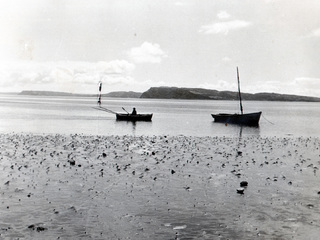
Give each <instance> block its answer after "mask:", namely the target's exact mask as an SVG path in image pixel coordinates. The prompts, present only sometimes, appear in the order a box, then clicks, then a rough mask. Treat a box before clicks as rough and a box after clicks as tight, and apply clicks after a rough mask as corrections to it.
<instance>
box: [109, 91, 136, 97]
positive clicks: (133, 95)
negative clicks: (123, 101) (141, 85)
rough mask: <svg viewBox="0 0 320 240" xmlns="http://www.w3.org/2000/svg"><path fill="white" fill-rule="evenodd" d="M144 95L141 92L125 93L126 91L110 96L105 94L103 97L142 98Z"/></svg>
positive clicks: (113, 93)
mask: <svg viewBox="0 0 320 240" xmlns="http://www.w3.org/2000/svg"><path fill="white" fill-rule="evenodd" d="M141 95H142V93H141V92H132V91H130V92H124V91H119V92H111V93H108V94H103V96H106V97H114V98H140V97H141Z"/></svg>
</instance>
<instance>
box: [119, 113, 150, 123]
mask: <svg viewBox="0 0 320 240" xmlns="http://www.w3.org/2000/svg"><path fill="white" fill-rule="evenodd" d="M152 116H153V114H135V115H133V114H126V113H117V114H116V118H117V121H132V122H136V121H146V122H149V121H151V119H152Z"/></svg>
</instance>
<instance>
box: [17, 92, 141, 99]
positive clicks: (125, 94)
mask: <svg viewBox="0 0 320 240" xmlns="http://www.w3.org/2000/svg"><path fill="white" fill-rule="evenodd" d="M141 94H142V93H139V92H132V91H130V92H124V91H120V92H110V93H106V94H102V97H114V98H140V96H141ZM19 95H33V96H76V97H95V96H97V94H77V93H67V92H53V91H22V92H20V93H19Z"/></svg>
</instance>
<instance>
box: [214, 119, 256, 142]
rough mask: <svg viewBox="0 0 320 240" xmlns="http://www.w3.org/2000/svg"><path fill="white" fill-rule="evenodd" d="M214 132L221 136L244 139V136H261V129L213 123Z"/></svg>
mask: <svg viewBox="0 0 320 240" xmlns="http://www.w3.org/2000/svg"><path fill="white" fill-rule="evenodd" d="M212 127H213V129H214V132H215V133H216V134H219V135H232V136H237V137H239V138H242V136H243V135H253V136H260V127H259V126H256V127H249V126H241V125H236V124H225V123H217V122H214V121H213V122H212Z"/></svg>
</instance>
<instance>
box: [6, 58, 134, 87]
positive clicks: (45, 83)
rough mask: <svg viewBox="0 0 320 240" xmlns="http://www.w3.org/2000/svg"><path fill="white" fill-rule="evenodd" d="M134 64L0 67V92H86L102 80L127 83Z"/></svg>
mask: <svg viewBox="0 0 320 240" xmlns="http://www.w3.org/2000/svg"><path fill="white" fill-rule="evenodd" d="M134 68H135V65H134V64H132V63H129V62H127V61H125V60H115V61H111V62H97V63H92V62H45V63H38V62H24V61H23V62H14V63H12V64H7V65H4V64H3V65H2V68H1V72H0V86H1V88H2V90H4V89H7V91H22V90H27V89H31V90H47V91H69V92H77V91H81V92H86V91H87V89H86V87H90V86H91V87H92V86H94V87H95V86H96V84H97V83H98V82H99V81H100V80H102V79H113V81H114V83H117V82H118V83H123V82H126V81H127V82H128V80H127V79H130V74H131V72H132V71H133V70H134Z"/></svg>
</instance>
